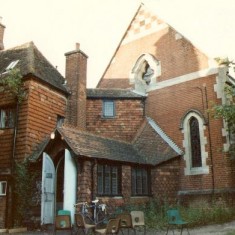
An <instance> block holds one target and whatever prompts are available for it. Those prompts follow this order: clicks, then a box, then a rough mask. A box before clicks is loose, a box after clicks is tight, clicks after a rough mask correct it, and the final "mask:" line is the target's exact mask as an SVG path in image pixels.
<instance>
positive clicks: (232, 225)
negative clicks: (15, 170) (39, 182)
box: [0, 220, 235, 235]
mask: <svg viewBox="0 0 235 235" xmlns="http://www.w3.org/2000/svg"><path fill="white" fill-rule="evenodd" d="M189 232H190V235H199V234H200V235H228V234H229V235H232V234H234V235H235V220H234V221H232V222H229V223H225V224H215V225H208V226H203V227H198V228H191V229H189ZM231 232H233V233H231ZM7 234H8V235H9V233H0V235H7ZM52 234H53V232H52V231H46V232H42V231H34V232H30V231H28V232H24V233H15V235H52ZM67 234H70V233H69V232H61V231H58V232H57V235H67ZM80 234H83V233H82V232H81V233H79V235H80ZM121 234H122V233H121V232H120V233H119V235H121ZM127 234H128V233H127V231H126V232H125V235H127ZM133 234H134V233H133V232H131V231H130V233H129V235H133ZM165 234H166V231H156V230H148V231H147V235H165ZM172 234H173V233H172V231H169V232H168V235H172ZM179 234H180V231H179V230H175V235H179ZM184 234H185V235H186V234H187V230H185V229H184V231H183V235H184ZM137 235H143V233H140V232H137Z"/></svg>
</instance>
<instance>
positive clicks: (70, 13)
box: [0, 0, 235, 87]
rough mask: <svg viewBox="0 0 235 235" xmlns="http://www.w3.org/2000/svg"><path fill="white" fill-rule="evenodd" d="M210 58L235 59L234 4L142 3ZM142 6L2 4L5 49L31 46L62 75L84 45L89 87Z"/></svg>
mask: <svg viewBox="0 0 235 235" xmlns="http://www.w3.org/2000/svg"><path fill="white" fill-rule="evenodd" d="M142 2H144V3H145V5H146V6H150V7H151V9H153V10H154V11H155V12H156V14H157V15H158V16H160V17H161V18H162V19H163V20H166V21H167V22H168V23H170V24H171V25H172V26H173V27H174V28H176V29H177V30H178V31H180V32H181V33H183V34H185V36H186V37H187V38H188V39H189V40H191V41H192V42H193V43H194V44H195V45H196V46H198V47H199V49H202V50H203V51H205V52H206V53H208V54H210V55H211V56H212V57H213V56H216V55H224V56H226V55H228V56H230V57H232V55H235V46H234V44H235V33H234V32H235V16H234V15H235V1H234V0H143V1H142ZM140 3H141V1H140V0H0V16H2V17H3V20H2V23H3V24H4V25H5V26H6V29H5V36H4V45H5V49H7V48H11V47H14V46H17V45H21V44H23V43H26V42H29V41H33V42H34V43H35V45H36V46H37V47H38V49H39V50H40V51H41V52H42V53H43V55H44V56H45V57H46V58H47V59H48V60H49V61H50V62H51V63H52V65H54V66H58V70H59V71H60V72H61V73H62V75H64V67H65V57H64V53H66V52H68V51H71V50H74V49H75V43H77V42H79V43H80V45H81V46H80V48H81V50H82V51H83V52H84V53H86V54H87V55H88V57H89V58H88V87H94V86H95V85H96V84H97V82H98V80H99V79H100V77H101V75H102V73H103V72H104V70H105V68H106V66H107V64H108V62H109V60H110V59H111V56H112V55H113V53H114V51H115V49H116V47H117V45H118V43H119V42H120V39H121V38H122V36H123V34H124V32H125V30H126V29H127V27H128V25H129V23H130V20H131V19H132V18H133V16H134V14H135V12H136V10H137V8H138V7H139V4H140Z"/></svg>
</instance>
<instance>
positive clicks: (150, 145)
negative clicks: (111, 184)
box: [57, 122, 182, 165]
mask: <svg viewBox="0 0 235 235" xmlns="http://www.w3.org/2000/svg"><path fill="white" fill-rule="evenodd" d="M57 130H58V132H59V133H60V135H61V136H62V137H63V139H64V141H65V142H66V143H67V145H68V146H69V147H70V148H71V150H72V151H73V152H74V153H75V155H77V156H85V157H90V158H98V159H107V160H114V161H121V162H129V163H138V164H148V165H158V164H160V163H162V162H165V161H168V160H170V159H172V158H175V157H177V156H179V155H181V154H180V153H182V152H177V151H175V149H174V148H172V146H170V145H169V144H168V143H167V142H166V141H165V140H164V139H163V138H162V137H161V136H160V135H159V134H158V133H157V132H156V131H155V130H154V129H153V128H152V127H151V125H150V124H149V123H148V122H146V126H145V128H144V129H143V130H142V132H141V133H140V134H139V136H138V138H136V140H135V141H134V142H133V143H128V142H124V141H119V140H115V139H111V138H106V137H102V136H99V135H95V134H93V133H90V132H84V131H80V130H78V129H76V128H73V127H67V126H64V127H62V128H58V129H57ZM149 137H151V139H149Z"/></svg>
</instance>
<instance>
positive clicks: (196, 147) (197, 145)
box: [189, 117, 202, 167]
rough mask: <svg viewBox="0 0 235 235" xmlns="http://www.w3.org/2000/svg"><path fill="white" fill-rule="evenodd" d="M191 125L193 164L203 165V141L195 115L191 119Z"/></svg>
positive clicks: (193, 165)
mask: <svg viewBox="0 0 235 235" xmlns="http://www.w3.org/2000/svg"><path fill="white" fill-rule="evenodd" d="M189 126H190V144H191V161H192V162H191V164H192V167H201V166H202V157H201V141H200V133H199V123H198V120H197V119H196V118H195V117H191V118H190V120H189Z"/></svg>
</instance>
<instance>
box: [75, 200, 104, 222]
mask: <svg viewBox="0 0 235 235" xmlns="http://www.w3.org/2000/svg"><path fill="white" fill-rule="evenodd" d="M98 202H99V200H98V199H96V200H94V201H92V204H91V205H89V204H88V203H87V202H78V203H77V204H75V205H74V206H75V207H77V206H81V207H80V213H81V214H82V215H83V216H84V217H87V218H88V219H89V220H90V221H91V222H93V223H94V224H96V225H97V224H100V223H102V222H104V220H105V217H106V204H98ZM89 208H92V209H93V215H92V216H90V213H89ZM101 213H104V216H103V217H104V218H102V219H101V220H99V218H98V217H99V214H101Z"/></svg>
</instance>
